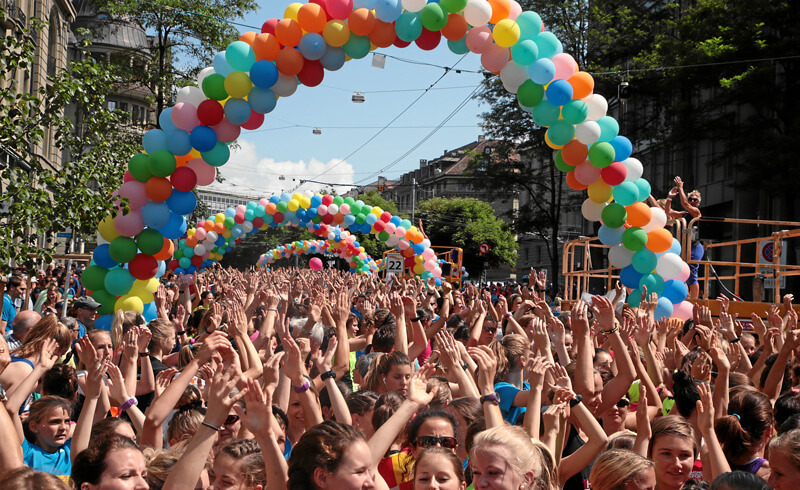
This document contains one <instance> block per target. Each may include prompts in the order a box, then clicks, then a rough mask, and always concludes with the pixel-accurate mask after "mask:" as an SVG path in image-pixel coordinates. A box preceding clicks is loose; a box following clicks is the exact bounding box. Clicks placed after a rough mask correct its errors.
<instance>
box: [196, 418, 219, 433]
mask: <svg viewBox="0 0 800 490" xmlns="http://www.w3.org/2000/svg"><path fill="white" fill-rule="evenodd" d="M200 424H201V425H205V426H206V427H208V428H209V429H213V430H215V431H217V432H219V427H217V426H215V425H211V424H209V423H208V422H206V421H205V420H204V421H202V422H200Z"/></svg>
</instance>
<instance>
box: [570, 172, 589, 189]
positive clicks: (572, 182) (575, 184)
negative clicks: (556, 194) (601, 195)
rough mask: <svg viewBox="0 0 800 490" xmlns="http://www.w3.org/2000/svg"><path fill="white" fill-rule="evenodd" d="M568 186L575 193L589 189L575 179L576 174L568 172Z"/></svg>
mask: <svg viewBox="0 0 800 490" xmlns="http://www.w3.org/2000/svg"><path fill="white" fill-rule="evenodd" d="M567 185H568V186H569V188H570V189H572V190H575V191H582V190H586V189H587V188H588V187H589V186H588V185H583V184H581V183H580V182H578V179H576V178H575V172H567Z"/></svg>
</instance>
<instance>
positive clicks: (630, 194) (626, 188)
mask: <svg viewBox="0 0 800 490" xmlns="http://www.w3.org/2000/svg"><path fill="white" fill-rule="evenodd" d="M611 194H612V195H613V196H614V200H615V201H616V202H617V203H618V204H620V205H622V206H630V205H631V204H633V203H635V202H638V201H639V186H637V185H636V184H634V183H633V182H622V183H620V184H618V185H615V186H614V188H613V189H612V190H611Z"/></svg>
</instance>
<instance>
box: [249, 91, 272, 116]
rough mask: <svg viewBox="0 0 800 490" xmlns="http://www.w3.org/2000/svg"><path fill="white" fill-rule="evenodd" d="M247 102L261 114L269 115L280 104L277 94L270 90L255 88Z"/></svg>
mask: <svg viewBox="0 0 800 490" xmlns="http://www.w3.org/2000/svg"><path fill="white" fill-rule="evenodd" d="M247 101H248V102H250V107H251V108H252V109H253V110H254V111H256V112H257V113H259V114H267V113H269V112H272V111H273V109H275V106H276V105H277V104H278V98H277V97H276V96H275V92H273V91H272V90H270V89H268V88H267V89H263V88H259V87H253V88H252V90H250V94H248V96H247Z"/></svg>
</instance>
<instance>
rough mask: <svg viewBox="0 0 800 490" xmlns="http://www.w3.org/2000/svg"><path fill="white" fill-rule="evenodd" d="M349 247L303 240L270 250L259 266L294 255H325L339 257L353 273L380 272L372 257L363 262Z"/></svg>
mask: <svg viewBox="0 0 800 490" xmlns="http://www.w3.org/2000/svg"><path fill="white" fill-rule="evenodd" d="M350 236H352V235H350ZM347 245H348V242H347V241H339V242H336V241H333V242H331V241H330V240H303V241H296V242H292V243H286V244H284V245H279V246H277V247H275V248H273V249H272V250H269V251H268V252H267V253H265V254H264V255H262V256H261V257H259V258H258V262H257V265H258V266H259V267H264V266H267V265H270V264H274V263H275V262H277V261H278V260H281V259H287V258H290V257H292V256H294V255H305V254H325V255H333V256H337V257H339V258H341V259H344V260H346V261H347V262H348V264H349V265H350V272H351V273H360V274H371V273H373V272H376V271H377V270H378V264H377V263H376V262H375V261H374V260H373V259H372V257H371V256H369V255H367V257H366V260H363V261H362V260H360V259H359V258H358V255H355V254H354V253H353V250H352V249H351V248H349V247H348V246H347ZM364 266H366V267H364Z"/></svg>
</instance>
